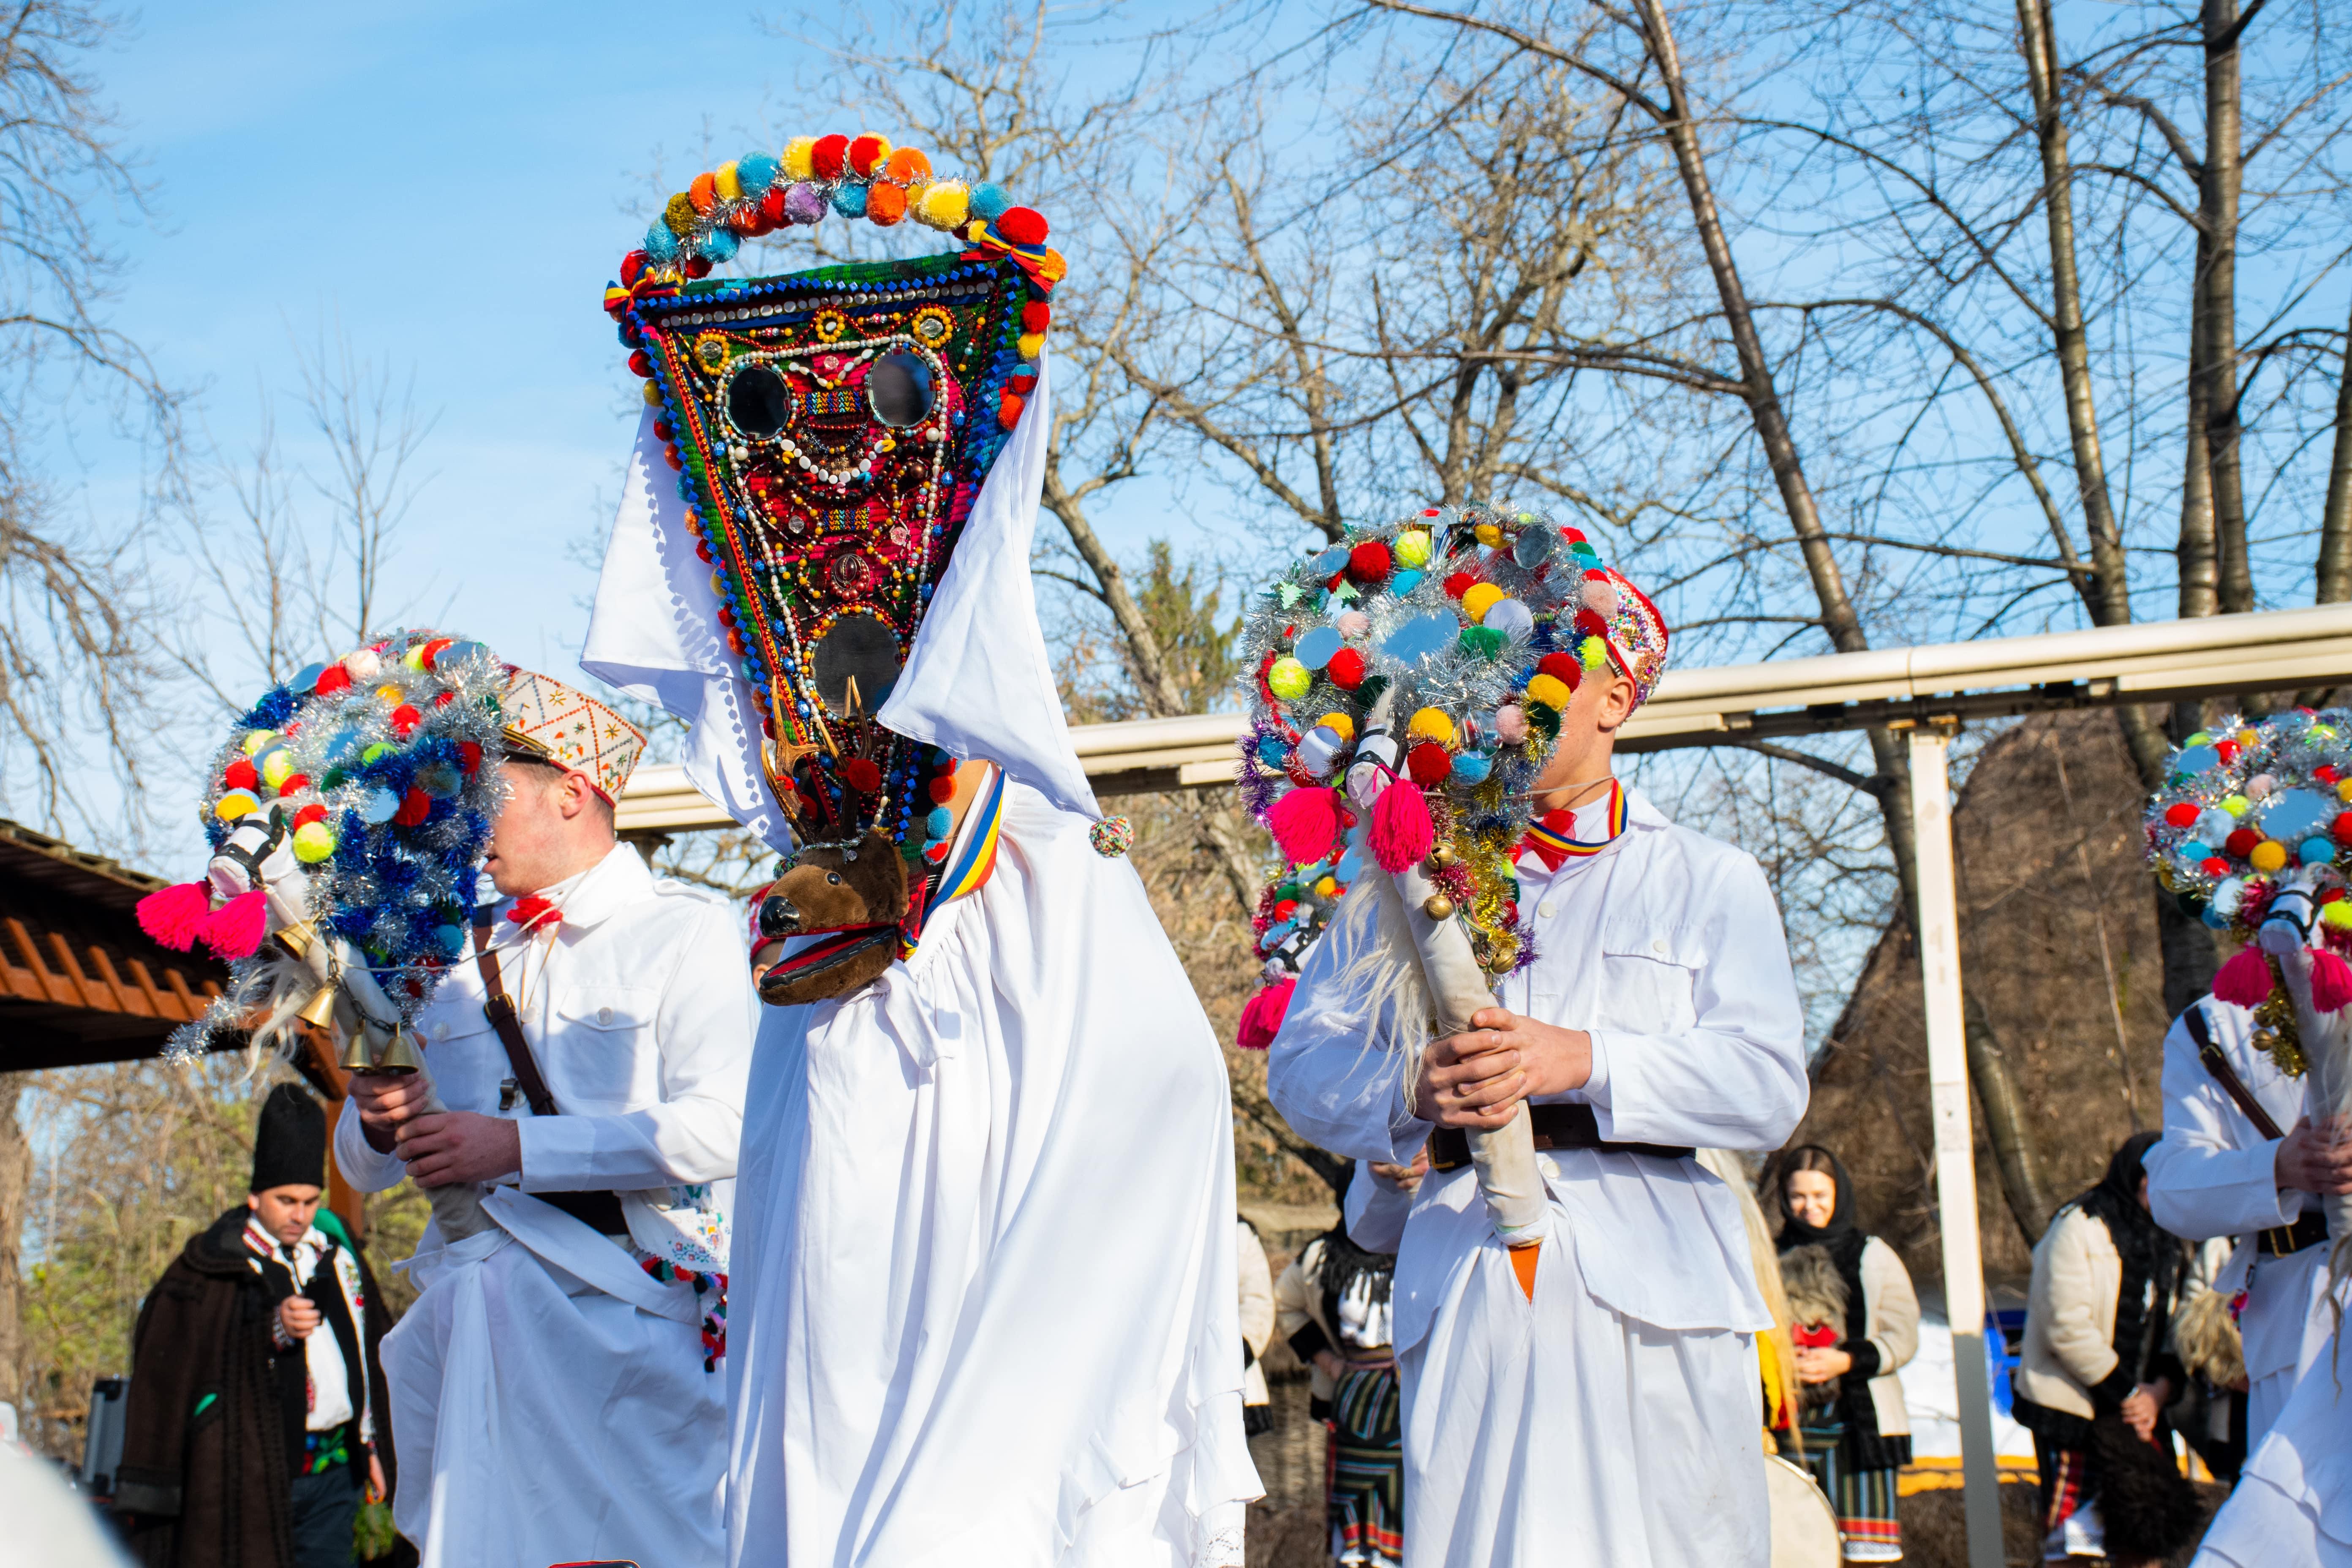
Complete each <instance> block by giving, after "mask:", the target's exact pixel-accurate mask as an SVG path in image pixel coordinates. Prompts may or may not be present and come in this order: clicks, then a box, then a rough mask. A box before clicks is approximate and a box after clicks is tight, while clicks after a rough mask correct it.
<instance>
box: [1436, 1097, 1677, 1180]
mask: <svg viewBox="0 0 2352 1568" xmlns="http://www.w3.org/2000/svg"><path fill="white" fill-rule="evenodd" d="M1528 1120H1530V1121H1533V1122H1534V1123H1535V1135H1536V1147H1537V1148H1538V1149H1598V1150H1600V1151H1601V1152H1602V1153H1604V1154H1647V1155H1649V1156H1651V1157H1652V1158H1653V1159H1658V1160H1687V1159H1688V1158H1690V1156H1691V1155H1692V1154H1693V1153H1695V1152H1696V1150H1691V1149H1677V1148H1674V1147H1671V1146H1670V1145H1667V1144H1664V1143H1613V1142H1610V1141H1609V1140H1608V1139H1605V1138H1603V1137H1601V1121H1600V1119H1599V1118H1598V1117H1596V1116H1594V1115H1593V1114H1592V1107H1591V1106H1589V1105H1580V1104H1570V1105H1530V1106H1528ZM1468 1163H1470V1135H1469V1134H1468V1133H1467V1132H1465V1131H1463V1130H1462V1129H1461V1128H1459V1127H1441V1128H1439V1129H1438V1130H1437V1131H1434V1132H1432V1133H1431V1134H1430V1135H1429V1168H1430V1169H1431V1170H1433V1171H1452V1170H1455V1169H1458V1168H1460V1167H1461V1166H1464V1165H1466V1164H1468Z"/></svg>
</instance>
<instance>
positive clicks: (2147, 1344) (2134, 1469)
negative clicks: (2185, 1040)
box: [2011, 1132, 2198, 1563]
mask: <svg viewBox="0 0 2352 1568" xmlns="http://www.w3.org/2000/svg"><path fill="white" fill-rule="evenodd" d="M2157 1139H2158V1134H2156V1133H2154V1132H2138V1133H2135V1134H2133V1135H2132V1136H2131V1137H2130V1138H2128V1139H2126V1140H2125V1141H2124V1144H2123V1146H2122V1147H2121V1148H2119V1149H2117V1150H2116V1152H2115V1157H2114V1158H2113V1159H2111V1160H2109V1161H2108V1162H2107V1173H2106V1175H2105V1177H2104V1178H2102V1179H2101V1181H2100V1182H2099V1184H2098V1185H2097V1186H2095V1187H2093V1188H2092V1189H2091V1190H2090V1191H2088V1192H2086V1193H2084V1194H2083V1195H2082V1196H2080V1197H2078V1198H2076V1199H2075V1200H2074V1202H2073V1203H2071V1204H2068V1205H2066V1206H2065V1207H2064V1208H2063V1209H2060V1210H2059V1211H2058V1215H2057V1217H2056V1218H2055V1219H2053V1220H2052V1221H2051V1223H2050V1228H2049V1229H2048V1230H2047V1231H2044V1232H2043V1233H2042V1240H2041V1242H2040V1243H2039V1244H2038V1245H2036V1246H2035V1247H2034V1248H2033V1288H2032V1296H2031V1298H2030V1299H2029V1300H2028V1302H2027V1305H2026V1310H2025V1346H2024V1350H2023V1351H2022V1352H2021V1356H2020V1360H2019V1363H2018V1367H2017V1370H2016V1372H2015V1373H2013V1374H2012V1382H2011V1388H2012V1389H2013V1391H2014V1394H2015V1397H2014V1400H2013V1402H2012V1404H2013V1408H2014V1410H2015V1413H2016V1415H2017V1421H2018V1425H2020V1426H2023V1427H2025V1428H2026V1429H2027V1430H2029V1431H2031V1432H2032V1434H2033V1454H2034V1460H2035V1463H2036V1465H2037V1466H2038V1467H2039V1468H2040V1470H2041V1472H2042V1530H2043V1531H2044V1535H2043V1539H2042V1560H2043V1561H2044V1562H2051V1563H2056V1562H2063V1561H2066V1560H2067V1559H2069V1558H2098V1557H2105V1559H2107V1560H2108V1561H2110V1562H2113V1563H2147V1562H2154V1561H2158V1560H2160V1559H2162V1558H2165V1557H2167V1556H2169V1555H2170V1554H2171V1553H2172V1552H2173V1551H2174V1550H2175V1549H2176V1548H2178V1547H2179V1546H2180V1545H2181V1544H2182V1543H2183V1542H2186V1540H2187V1539H2188V1536H2189V1531H2192V1530H2194V1529H2195V1527H2196V1523H2197V1519H2198V1507H2197V1499H2196V1494H2195V1493H2194V1492H2192V1491H2190V1490H2189V1487H2188V1484H2187V1483H2186V1482H2185V1481H2183V1480H2182V1479H2181V1478H2180V1473H2179V1468H2177V1467H2176V1466H2175V1464H2174V1462H2173V1458H2172V1448H2171V1445H2170V1443H2169V1441H2168V1433H2167V1432H2166V1430H2165V1427H2164V1407H2165V1406H2166V1405H2169V1404H2170V1403H2171V1402H2172V1398H2173V1395H2174V1394H2178V1393H2179V1391H2180V1389H2181V1387H2182V1385H2183V1382H2184V1378H2183V1374H2182V1373H2181V1370H2180V1366H2179V1363H2178V1362H2176V1361H2175V1360H2174V1359H2173V1356H2172V1353H2171V1352H2170V1351H2169V1350H2168V1348H2167V1333H2168V1329H2169V1327H2170V1323H2171V1317H2172V1310H2173V1308H2174V1306H2175V1305H2176V1304H2177V1303H2178V1301H2179V1293H2180V1280H2181V1274H2182V1270H2183V1266H2184V1264H2185V1263H2186V1262H2187V1258H2188V1247H2187V1245H2186V1244H2185V1243H2183V1242H2182V1241H2180V1240H2179V1238H2178V1237H2173V1236H2170V1235H2168V1234H2167V1233H2166V1232H2165V1231H2164V1230H2162V1229H2161V1228H2160V1227H2158V1225H2157V1223H2156V1221H2155V1220H2154V1218H2152V1217H2151V1216H2150V1215H2149V1214H2148V1212H2147V1173H2146V1172H2145V1171H2144V1169H2143V1168H2142V1161H2143V1160H2145V1158H2146V1157H2147V1152H2148V1150H2149V1149H2150V1148H2151V1147H2153V1146H2154V1145H2155V1143H2156V1142H2157Z"/></svg>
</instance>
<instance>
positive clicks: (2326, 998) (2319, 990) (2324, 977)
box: [2311, 948, 2352, 1013]
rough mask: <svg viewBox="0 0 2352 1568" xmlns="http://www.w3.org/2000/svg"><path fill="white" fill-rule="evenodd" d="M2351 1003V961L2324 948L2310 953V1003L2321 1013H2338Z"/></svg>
mask: <svg viewBox="0 0 2352 1568" xmlns="http://www.w3.org/2000/svg"><path fill="white" fill-rule="evenodd" d="M2347 1004H2352V963H2345V962H2344V961H2343V960H2342V959H2340V958H2338V957H2336V954H2334V953H2332V952H2328V951H2327V950H2326V948H2315V949H2313V951H2312V954H2311V1005H2312V1007H2313V1009H2314V1010H2315V1011H2317V1012H2321V1013H2340V1012H2342V1011H2343V1010H2344V1008H2345V1006H2346V1005H2347Z"/></svg>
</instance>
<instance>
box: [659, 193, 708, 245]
mask: <svg viewBox="0 0 2352 1568" xmlns="http://www.w3.org/2000/svg"><path fill="white" fill-rule="evenodd" d="M698 216H699V215H698V214H697V213H696V212H695V210H694V198H693V197H691V196H689V195H687V194H686V193H685V192H684V191H680V192H678V193H677V195H674V196H672V197H670V199H669V205H667V206H665V207H663V208H662V221H663V222H664V223H666V224H667V225H668V226H669V231H670V233H672V234H674V235H676V236H677V237H679V238H680V239H683V238H685V237H687V236H688V235H689V234H692V233H693V232H694V227H695V220H696V218H697V217H698Z"/></svg>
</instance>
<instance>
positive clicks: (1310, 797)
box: [1265, 788, 1339, 866]
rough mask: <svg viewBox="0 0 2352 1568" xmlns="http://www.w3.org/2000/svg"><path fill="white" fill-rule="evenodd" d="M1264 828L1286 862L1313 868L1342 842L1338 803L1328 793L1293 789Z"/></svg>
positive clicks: (1320, 790)
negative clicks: (1340, 840)
mask: <svg viewBox="0 0 2352 1568" xmlns="http://www.w3.org/2000/svg"><path fill="white" fill-rule="evenodd" d="M1265 825H1266V826H1267V828H1268V829H1270V830H1271V831H1272V832H1273V834H1274V841H1275V843H1276V844H1277V845H1279V846H1280V847H1281V849H1282V853H1283V856H1284V858H1286V859H1287V860H1288V861H1289V862H1290V863H1291V864H1292V865H1294V866H1312V865H1313V864H1315V863H1316V862H1317V861H1318V860H1320V859H1322V858H1324V857H1325V856H1327V855H1328V854H1330V853H1331V850H1332V848H1333V847H1334V846H1336V845H1337V844H1338V843H1339V801H1338V800H1337V799H1335V798H1334V797H1333V795H1332V794H1331V792H1330V791H1329V790H1328V789H1305V788H1300V789H1294V790H1292V791H1291V792H1290V793H1289V794H1288V795H1284V796H1283V797H1282V798H1281V799H1280V800H1277V801H1276V802H1275V803H1274V809H1273V810H1272V811H1270V812H1268V813H1266V818H1265Z"/></svg>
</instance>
